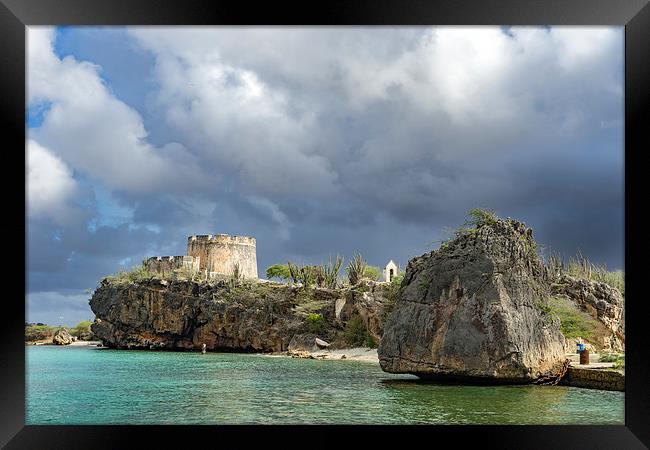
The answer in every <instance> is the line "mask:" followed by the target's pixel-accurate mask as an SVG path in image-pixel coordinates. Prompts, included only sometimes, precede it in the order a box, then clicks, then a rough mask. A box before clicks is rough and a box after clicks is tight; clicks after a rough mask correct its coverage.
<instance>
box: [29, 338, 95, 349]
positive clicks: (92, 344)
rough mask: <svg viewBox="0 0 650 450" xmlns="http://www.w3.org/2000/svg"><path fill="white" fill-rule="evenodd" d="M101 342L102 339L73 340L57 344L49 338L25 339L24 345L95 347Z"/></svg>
mask: <svg viewBox="0 0 650 450" xmlns="http://www.w3.org/2000/svg"><path fill="white" fill-rule="evenodd" d="M101 344H102V341H74V342H71V343H69V344H66V345H58V344H55V343H54V342H52V341H51V340H44V341H25V347H32V346H37V345H48V346H54V347H97V346H99V345H101Z"/></svg>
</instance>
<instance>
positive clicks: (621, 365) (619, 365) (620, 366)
mask: <svg viewBox="0 0 650 450" xmlns="http://www.w3.org/2000/svg"><path fill="white" fill-rule="evenodd" d="M612 368H614V369H616V370H625V355H623V356H622V357H621V358H620V359H619V360H618V361H616V362H614V366H613V367H612Z"/></svg>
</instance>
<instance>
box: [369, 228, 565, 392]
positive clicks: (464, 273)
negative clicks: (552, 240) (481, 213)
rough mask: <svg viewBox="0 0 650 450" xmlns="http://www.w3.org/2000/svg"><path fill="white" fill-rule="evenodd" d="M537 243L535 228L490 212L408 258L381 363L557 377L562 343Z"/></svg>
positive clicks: (493, 375)
mask: <svg viewBox="0 0 650 450" xmlns="http://www.w3.org/2000/svg"><path fill="white" fill-rule="evenodd" d="M535 249H536V244H535V241H534V239H533V236H532V230H531V229H529V228H527V227H526V226H525V225H524V224H522V223H520V222H517V221H515V220H512V219H507V220H501V219H496V218H494V219H492V220H489V221H485V222H482V223H478V224H477V225H476V227H473V228H470V229H465V230H463V231H462V232H459V233H458V234H457V236H456V237H455V239H453V240H452V241H450V242H448V243H445V244H443V245H442V246H441V248H440V249H439V250H437V251H433V252H430V253H428V254H425V255H423V256H421V257H418V258H414V259H412V260H411V261H410V262H409V264H408V266H407V268H406V274H405V276H404V280H403V282H402V286H401V294H400V296H399V298H398V300H397V302H396V304H395V306H394V310H393V312H392V314H391V315H390V316H389V318H388V320H387V322H386V324H385V326H384V335H383V338H382V340H381V343H380V345H379V351H378V353H379V358H380V364H381V367H382V369H383V370H385V371H387V372H392V373H411V374H415V375H418V376H419V377H421V378H432V379H465V380H475V381H489V382H498V381H503V382H531V381H534V380H538V379H546V378H548V377H553V376H555V375H557V374H558V373H561V372H562V370H563V368H564V367H565V357H564V342H565V339H564V337H563V336H562V334H561V333H560V324H559V320H558V319H557V318H555V317H554V316H552V315H550V314H549V313H548V306H547V305H548V303H547V302H548V298H549V286H548V283H547V282H546V275H545V268H544V265H543V263H542V262H541V261H540V259H539V258H538V256H537V254H536V251H535Z"/></svg>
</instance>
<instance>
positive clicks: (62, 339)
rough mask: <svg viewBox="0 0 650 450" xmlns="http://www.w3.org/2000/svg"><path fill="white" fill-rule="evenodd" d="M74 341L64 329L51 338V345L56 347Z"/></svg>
mask: <svg viewBox="0 0 650 450" xmlns="http://www.w3.org/2000/svg"><path fill="white" fill-rule="evenodd" d="M74 341H75V338H74V337H73V336H72V335H71V334H70V333H69V332H68V330H66V329H60V330H57V332H56V333H54V336H53V337H52V343H53V344H56V345H69V344H72V343H73V342H74Z"/></svg>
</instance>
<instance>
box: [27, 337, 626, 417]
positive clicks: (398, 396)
mask: <svg viewBox="0 0 650 450" xmlns="http://www.w3.org/2000/svg"><path fill="white" fill-rule="evenodd" d="M26 388H27V389H26V392H27V398H26V403H27V404H26V413H27V415H26V422H27V424H28V425H35V424H623V423H624V394H623V393H622V392H610V391H600V390H591V389H581V388H575V387H565V386H535V385H526V386H521V385H519V386H466V385H453V384H436V383H424V382H420V381H418V379H417V378H416V377H414V376H410V375H391V374H388V373H385V372H383V371H382V370H381V368H380V367H379V365H378V364H377V363H371V362H363V361H353V360H347V361H346V360H342V361H341V360H310V359H294V358H288V357H270V356H266V355H254V354H235V353H206V354H201V353H199V352H189V353H188V352H160V351H136V350H128V351H127V350H110V349H103V348H98V347H82V346H71V347H59V346H30V347H27V348H26Z"/></svg>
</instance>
